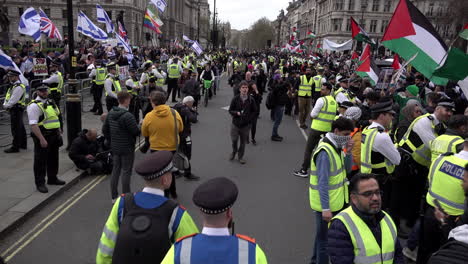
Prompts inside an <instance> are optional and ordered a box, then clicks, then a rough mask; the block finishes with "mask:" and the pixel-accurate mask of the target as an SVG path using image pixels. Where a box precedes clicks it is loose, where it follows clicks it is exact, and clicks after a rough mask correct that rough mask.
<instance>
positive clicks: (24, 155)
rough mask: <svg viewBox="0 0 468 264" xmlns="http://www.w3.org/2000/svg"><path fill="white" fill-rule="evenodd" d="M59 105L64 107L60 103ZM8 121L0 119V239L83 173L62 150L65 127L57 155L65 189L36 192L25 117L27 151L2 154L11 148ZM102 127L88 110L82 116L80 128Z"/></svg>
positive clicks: (87, 102)
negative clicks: (0, 166)
mask: <svg viewBox="0 0 468 264" xmlns="http://www.w3.org/2000/svg"><path fill="white" fill-rule="evenodd" d="M82 103H83V106H84V109H85V110H89V109H90V108H91V107H92V97H91V96H90V95H89V94H86V95H85V96H84V99H83V102H82ZM61 105H62V108H63V105H64V102H63V100H62V102H61ZM63 112H64V110H63V109H62V113H63ZM9 118H10V117H9V116H8V115H7V114H6V115H5V114H4V115H3V116H2V117H0V147H1V148H0V160H1V161H2V163H1V164H2V168H1V170H0V236H2V235H5V234H7V233H8V232H9V231H11V230H12V229H13V228H15V227H16V226H18V225H19V224H20V223H21V222H22V221H24V220H25V218H26V217H28V216H30V215H32V214H34V212H36V211H37V210H39V209H40V208H41V207H42V206H44V205H45V204H46V203H47V202H48V201H50V199H53V198H54V197H56V196H57V195H58V194H60V193H62V192H63V191H64V190H67V189H68V188H70V186H71V185H73V184H75V183H76V181H78V180H79V179H80V177H79V176H80V175H81V173H82V171H79V170H76V167H75V165H74V164H73V162H72V161H71V160H70V159H69V158H68V152H67V151H66V150H65V148H66V146H68V142H67V130H66V126H65V128H64V133H63V140H64V146H63V147H61V148H60V154H59V178H60V179H62V180H64V181H66V182H67V183H66V184H65V185H64V186H51V185H48V186H47V187H48V189H49V192H48V193H47V194H43V193H40V192H38V191H36V186H35V184H34V174H33V162H34V151H33V150H34V143H33V141H32V138H31V137H30V129H29V126H28V118H27V115H26V113H25V114H24V124H25V127H26V133H27V135H28V149H27V150H21V151H20V152H19V153H12V154H6V153H4V152H3V149H4V148H8V147H10V144H11V141H12V136H11V133H10V120H9ZM64 118H66V116H65V117H64ZM64 123H66V119H64ZM101 126H102V125H101V121H100V120H99V116H95V115H94V114H93V113H90V112H89V111H87V112H83V113H82V127H83V128H91V127H94V128H97V129H98V130H99V131H100V130H101Z"/></svg>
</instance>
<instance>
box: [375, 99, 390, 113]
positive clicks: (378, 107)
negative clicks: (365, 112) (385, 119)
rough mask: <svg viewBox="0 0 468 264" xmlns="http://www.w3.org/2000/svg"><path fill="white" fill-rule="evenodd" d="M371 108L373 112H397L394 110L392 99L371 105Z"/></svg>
mask: <svg viewBox="0 0 468 264" xmlns="http://www.w3.org/2000/svg"><path fill="white" fill-rule="evenodd" d="M370 110H371V112H372V113H385V112H389V113H392V114H395V111H393V103H392V101H386V102H379V103H377V104H375V105H373V106H371V107H370Z"/></svg>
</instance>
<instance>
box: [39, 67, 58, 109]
mask: <svg viewBox="0 0 468 264" xmlns="http://www.w3.org/2000/svg"><path fill="white" fill-rule="evenodd" d="M61 65H62V63H61V61H60V60H59V59H56V60H53V61H52V62H51V63H50V72H51V73H52V75H51V76H50V77H49V78H47V79H45V80H42V83H44V84H47V86H49V91H50V92H49V98H50V99H52V100H54V102H55V104H56V105H57V106H58V107H60V99H61V97H62V89H63V76H62V73H61V72H60V71H59V68H60V66H61Z"/></svg>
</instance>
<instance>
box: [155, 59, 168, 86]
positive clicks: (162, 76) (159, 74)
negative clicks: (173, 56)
mask: <svg viewBox="0 0 468 264" xmlns="http://www.w3.org/2000/svg"><path fill="white" fill-rule="evenodd" d="M152 74H153V76H154V77H156V79H157V80H156V85H157V86H159V87H161V88H162V87H163V86H164V84H165V83H166V77H167V74H166V73H165V72H164V71H163V70H162V69H161V66H160V63H159V60H157V61H154V66H153V70H152Z"/></svg>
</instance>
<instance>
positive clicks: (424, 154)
mask: <svg viewBox="0 0 468 264" xmlns="http://www.w3.org/2000/svg"><path fill="white" fill-rule="evenodd" d="M454 111H455V104H454V103H453V101H451V100H450V99H442V100H440V101H439V103H438V104H437V107H436V109H435V110H434V113H433V114H425V115H422V116H419V117H417V118H416V119H415V120H414V121H413V122H412V123H411V125H410V126H409V127H408V130H407V131H406V133H405V135H404V136H403V138H402V139H401V140H400V142H398V148H399V150H400V154H401V159H402V160H404V161H405V162H402V163H401V164H400V166H398V167H397V168H396V169H395V176H396V177H399V178H403V177H404V178H405V179H407V180H408V182H407V183H406V186H405V188H406V193H400V195H408V198H407V200H406V201H405V207H406V209H407V211H408V212H410V213H409V215H408V216H407V221H409V222H410V223H414V221H415V220H416V219H417V217H418V215H419V214H418V212H419V211H420V204H421V203H420V199H421V198H422V197H423V195H424V193H425V186H426V184H425V183H426V181H427V177H426V175H427V174H428V173H429V167H430V165H431V149H430V142H431V140H434V139H435V138H436V137H437V136H438V135H440V134H443V132H444V130H445V128H444V124H443V122H447V121H448V120H449V119H450V117H451V116H452V114H453V112H454ZM408 168H409V169H408Z"/></svg>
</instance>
